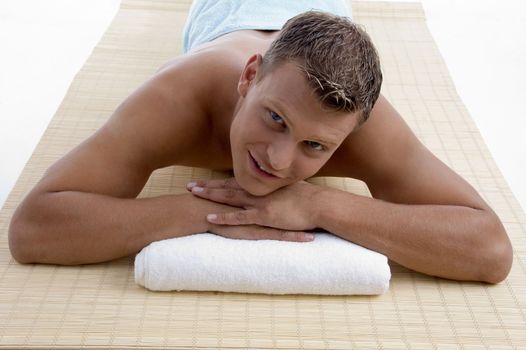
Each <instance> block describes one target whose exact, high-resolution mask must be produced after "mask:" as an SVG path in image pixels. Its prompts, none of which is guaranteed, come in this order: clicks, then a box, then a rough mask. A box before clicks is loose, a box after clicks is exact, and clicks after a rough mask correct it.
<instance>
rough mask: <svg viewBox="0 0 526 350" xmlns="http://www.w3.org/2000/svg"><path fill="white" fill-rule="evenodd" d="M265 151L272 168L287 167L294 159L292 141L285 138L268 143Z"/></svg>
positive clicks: (281, 168) (280, 168)
mask: <svg viewBox="0 0 526 350" xmlns="http://www.w3.org/2000/svg"><path fill="white" fill-rule="evenodd" d="M267 153H268V159H269V163H270V166H271V167H272V169H274V170H283V169H287V168H288V167H290V165H291V164H292V161H293V160H294V143H293V142H291V141H285V140H282V141H276V142H273V143H272V144H270V145H269V147H268V151H267Z"/></svg>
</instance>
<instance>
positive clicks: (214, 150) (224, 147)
mask: <svg viewBox="0 0 526 350" xmlns="http://www.w3.org/2000/svg"><path fill="white" fill-rule="evenodd" d="M278 34H279V32H278V31H260V30H241V31H235V32H231V33H228V34H225V35H223V36H221V37H219V38H216V39H215V40H213V41H211V42H208V43H206V44H203V45H200V46H197V47H195V48H194V49H193V50H191V51H189V52H188V53H186V54H185V55H183V56H179V57H177V58H175V59H174V60H172V61H170V62H168V63H167V64H166V65H165V66H163V68H162V69H161V71H164V72H166V73H167V74H170V71H177V69H178V67H179V66H180V65H184V64H185V63H186V61H187V60H192V61H200V60H202V61H203V62H209V60H210V59H212V60H213V61H214V64H212V65H208V69H207V70H206V72H203V71H200V70H196V72H195V80H196V81H198V80H203V81H206V84H204V85H205V87H204V88H205V89H206V90H207V92H206V93H203V94H202V95H201V96H203V97H202V99H200V101H199V104H200V105H201V106H205V108H204V110H205V111H206V112H205V113H199V112H196V113H195V118H203V120H207V122H206V123H203V124H201V125H203V126H204V127H205V128H207V129H212V130H213V132H212V133H211V134H209V131H210V130H202V132H201V133H200V134H202V135H209V137H208V138H207V139H206V141H205V140H201V142H202V144H203V147H202V148H203V149H207V152H200V153H198V154H194V155H193V156H192V158H191V159H187V160H186V161H183V162H180V161H179V162H178V161H177V160H175V159H174V162H173V163H174V164H181V165H189V166H196V167H206V168H212V169H218V170H230V169H231V167H232V159H231V150H230V140H229V130H230V124H231V121H232V117H233V115H234V113H235V109H236V103H237V102H238V99H239V94H238V92H237V83H238V81H239V77H240V75H241V73H242V71H243V69H244V67H245V64H246V62H247V59H248V57H250V56H251V55H253V54H255V53H259V54H261V55H262V56H263V55H264V54H265V52H266V51H267V50H268V48H269V46H270V44H271V43H272V41H273V40H274V39H275V38H276V37H277V36H278ZM174 78H175V75H174ZM198 85H199V86H202V85H200V84H198ZM195 88H196V89H199V87H195ZM174 113H175V111H174ZM336 168H337V162H328V163H327V165H326V166H325V167H323V168H322V169H321V170H320V172H319V173H318V174H317V175H325V176H331V175H333V176H337V175H338V173H339V171H338V170H337V169H336Z"/></svg>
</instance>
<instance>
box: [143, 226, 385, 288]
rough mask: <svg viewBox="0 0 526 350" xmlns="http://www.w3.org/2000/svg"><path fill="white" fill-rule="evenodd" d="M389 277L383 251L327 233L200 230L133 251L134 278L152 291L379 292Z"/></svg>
mask: <svg viewBox="0 0 526 350" xmlns="http://www.w3.org/2000/svg"><path fill="white" fill-rule="evenodd" d="M390 278H391V271H390V269H389V265H388V263H387V257H385V256H384V255H382V254H379V253H377V252H373V251H371V250H369V249H366V248H363V247H361V246H359V245H356V244H353V243H351V242H348V241H346V240H344V239H341V238H339V237H337V236H334V235H332V234H328V233H315V239H314V241H311V242H305V243H301V242H289V241H277V240H258V241H256V240H240V239H230V238H225V237H222V236H219V235H215V234H211V233H199V234H194V235H189V236H184V237H178V238H171V239H166V240H162V241H157V242H153V243H151V244H150V245H148V246H147V247H145V248H144V249H143V250H142V251H141V252H140V253H139V254H137V256H136V257H135V282H136V283H138V284H140V285H142V286H144V287H146V288H148V289H150V290H155V291H170V290H177V291H181V290H192V291H222V292H239V293H264V294H324V295H351V294H382V293H384V292H385V291H386V290H387V289H388V288H389V280H390Z"/></svg>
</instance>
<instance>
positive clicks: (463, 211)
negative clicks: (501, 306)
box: [315, 189, 512, 283]
mask: <svg viewBox="0 0 526 350" xmlns="http://www.w3.org/2000/svg"><path fill="white" fill-rule="evenodd" d="M315 211H316V212H317V215H316V216H317V218H318V219H317V220H318V223H317V226H318V227H321V228H323V229H325V230H327V231H329V232H331V233H333V234H335V235H337V236H339V237H341V238H344V239H346V240H348V241H352V242H354V243H356V244H359V245H362V246H364V247H366V248H369V249H371V250H374V251H377V252H380V253H382V254H384V255H386V256H387V257H389V258H390V259H391V260H393V261H396V262H397V263H399V264H401V265H403V266H405V267H408V268H410V269H412V270H416V271H419V272H422V273H425V274H429V275H433V276H439V277H445V278H451V279H459V280H477V281H486V282H493V283H496V282H499V281H500V280H502V279H503V278H505V277H506V275H507V274H508V272H509V269H510V267H511V260H512V253H511V245H510V243H509V239H508V237H507V235H506V233H505V231H504V228H503V226H502V224H501V223H500V221H499V220H498V218H497V217H496V215H495V214H494V213H492V212H490V211H485V210H482V209H481V210H478V209H473V208H468V207H462V206H453V205H405V204H394V203H389V202H385V201H382V200H378V199H373V198H367V197H363V196H357V195H354V194H351V193H348V192H343V191H338V190H333V189H329V190H328V191H324V192H323V194H322V195H321V200H320V201H319V202H317V203H316V209H315Z"/></svg>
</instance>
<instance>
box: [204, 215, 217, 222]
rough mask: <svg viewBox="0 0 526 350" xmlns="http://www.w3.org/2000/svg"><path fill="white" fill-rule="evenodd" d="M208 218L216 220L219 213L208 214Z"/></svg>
mask: <svg viewBox="0 0 526 350" xmlns="http://www.w3.org/2000/svg"><path fill="white" fill-rule="evenodd" d="M206 219H207V220H210V221H214V220H215V219H217V215H216V214H208V215H207V216H206Z"/></svg>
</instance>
